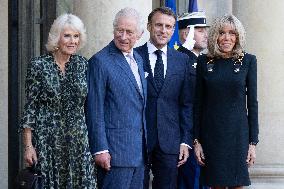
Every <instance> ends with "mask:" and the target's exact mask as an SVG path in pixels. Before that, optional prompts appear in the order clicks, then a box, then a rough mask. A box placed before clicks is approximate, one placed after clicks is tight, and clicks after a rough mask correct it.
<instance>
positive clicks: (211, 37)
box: [207, 14, 245, 58]
mask: <svg viewBox="0 0 284 189" xmlns="http://www.w3.org/2000/svg"><path fill="white" fill-rule="evenodd" d="M226 24H230V25H231V26H232V28H233V29H234V30H235V32H236V44H235V46H234V48H233V50H232V57H234V58H237V57H238V56H240V55H241V54H242V52H243V51H244V46H245V29H244V27H243V25H242V23H241V22H240V21H239V20H238V19H237V18H236V17H235V16H234V15H232V14H226V15H224V16H222V17H220V18H217V19H215V20H214V22H213V24H212V26H211V27H210V29H209V33H208V54H207V56H208V57H210V58H213V57H216V58H219V57H223V55H224V53H222V52H221V51H220V48H219V45H218V37H219V35H220V31H221V30H222V29H223V28H224V26H225V25H226Z"/></svg>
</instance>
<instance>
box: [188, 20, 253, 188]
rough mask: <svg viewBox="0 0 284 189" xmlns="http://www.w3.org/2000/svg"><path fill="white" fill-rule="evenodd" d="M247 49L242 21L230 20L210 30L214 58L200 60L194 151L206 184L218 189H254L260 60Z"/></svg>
mask: <svg viewBox="0 0 284 189" xmlns="http://www.w3.org/2000/svg"><path fill="white" fill-rule="evenodd" d="M244 44H245V30H244V28H243V25H242V24H241V22H240V21H239V20H238V19H237V18H236V17H235V16H233V15H224V16H223V17H221V18H217V19H216V20H215V22H214V23H213V25H212V26H211V28H210V30H209V37H208V54H207V55H202V56H200V57H199V58H198V60H197V65H198V66H197V83H196V112H195V125H194V137H195V140H194V150H195V155H196V157H197V160H198V163H199V164H200V165H201V166H202V168H201V182H203V184H204V185H207V186H210V187H212V188H213V189H225V188H227V187H228V188H229V189H242V188H243V186H247V185H250V179H249V173H248V167H249V166H251V165H253V164H254V161H255V157H256V155H255V148H256V144H257V142H258V102H257V64H256V62H257V61H256V57H255V56H254V55H251V54H248V53H246V52H244Z"/></svg>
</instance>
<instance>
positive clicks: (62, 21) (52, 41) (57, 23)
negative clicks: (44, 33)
mask: <svg viewBox="0 0 284 189" xmlns="http://www.w3.org/2000/svg"><path fill="white" fill-rule="evenodd" d="M66 27H70V28H71V29H73V30H75V31H78V32H79V33H80V41H79V45H78V50H79V49H81V48H82V47H83V46H84V45H85V44H86V41H87V34H86V28H85V26H84V24H83V22H82V20H81V19H80V18H79V17H78V16H75V15H73V14H62V15H60V16H59V17H57V18H56V19H55V20H54V22H53V24H52V26H51V28H50V31H49V34H48V40H47V44H46V45H45V47H46V49H47V51H49V52H53V51H55V50H56V48H57V47H58V42H59V39H60V34H61V32H62V31H63V30H64V29H65V28H66Z"/></svg>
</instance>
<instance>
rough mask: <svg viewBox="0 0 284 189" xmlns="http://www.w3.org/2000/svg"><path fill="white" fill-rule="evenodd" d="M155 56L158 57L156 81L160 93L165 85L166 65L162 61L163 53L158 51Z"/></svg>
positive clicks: (155, 69)
mask: <svg viewBox="0 0 284 189" xmlns="http://www.w3.org/2000/svg"><path fill="white" fill-rule="evenodd" d="M155 54H156V55H157V60H156V64H155V68H154V80H155V84H156V87H157V90H158V92H160V90H161V89H162V87H163V84H164V64H163V59H162V51H161V50H156V51H155Z"/></svg>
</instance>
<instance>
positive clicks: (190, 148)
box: [180, 143, 192, 149]
mask: <svg viewBox="0 0 284 189" xmlns="http://www.w3.org/2000/svg"><path fill="white" fill-rule="evenodd" d="M180 145H183V146H187V147H188V148H189V149H192V148H191V146H189V145H188V144H185V143H181V144H180Z"/></svg>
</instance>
